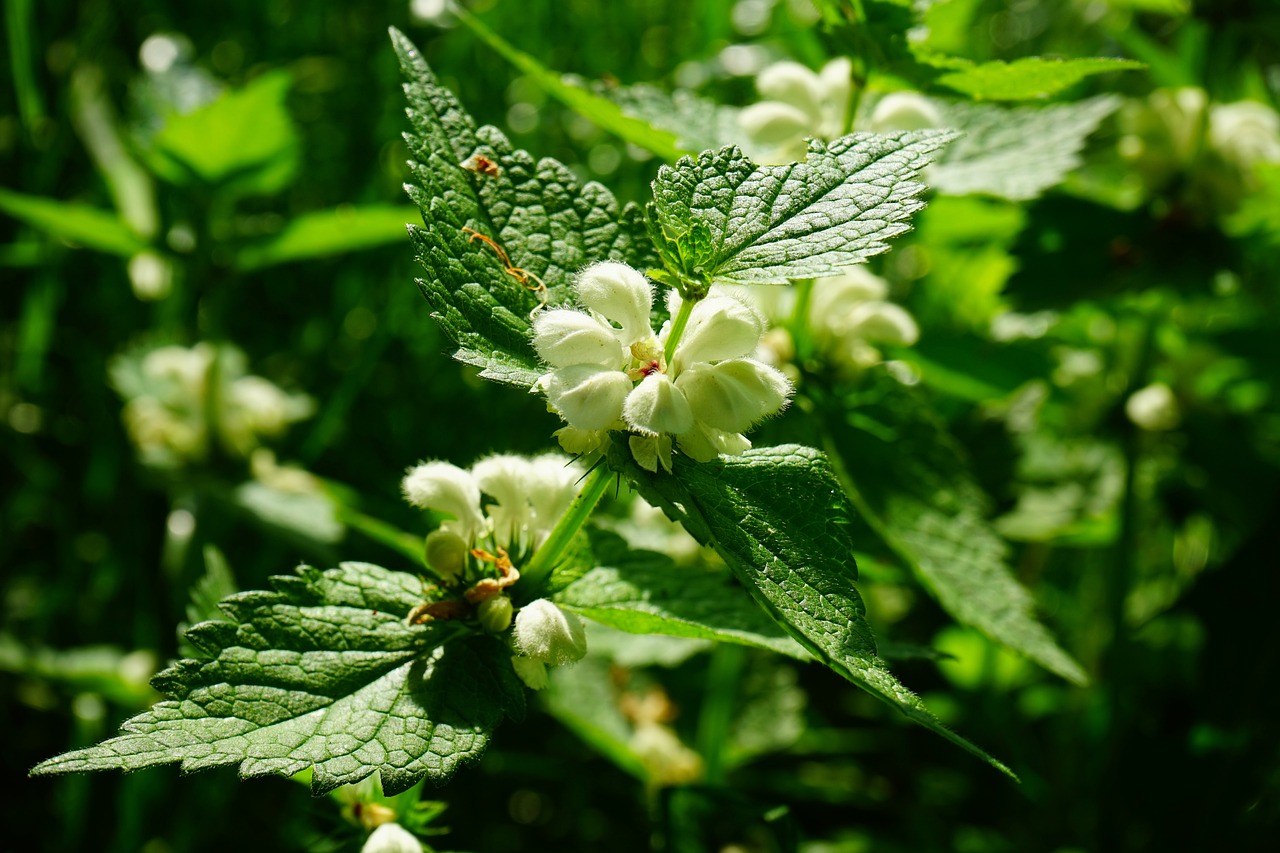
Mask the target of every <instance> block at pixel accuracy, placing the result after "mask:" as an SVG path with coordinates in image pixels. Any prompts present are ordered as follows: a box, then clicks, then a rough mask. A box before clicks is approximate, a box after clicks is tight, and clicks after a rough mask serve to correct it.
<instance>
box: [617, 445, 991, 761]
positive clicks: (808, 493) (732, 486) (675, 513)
mask: <svg viewBox="0 0 1280 853" xmlns="http://www.w3.org/2000/svg"><path fill="white" fill-rule="evenodd" d="M675 462H676V464H675V475H674V476H671V475H657V474H650V473H649V472H647V471H645V470H644V469H642V468H640V467H639V466H638V465H637V464H636V463H635V462H634V461H633V460H632V459H631V457H630V456H629V454H628V453H627V452H626V451H625V450H623V449H620V448H618V447H617V446H615V447H614V448H613V449H612V450H611V451H610V453H609V464H610V465H611V466H612V467H613V468H614V469H615V470H617V471H619V472H621V473H623V474H624V475H626V476H627V477H628V478H629V479H630V480H631V481H632V483H633V485H634V486H635V488H636V490H637V491H639V492H640V494H641V496H643V497H644V498H645V500H647V501H649V503H651V504H653V505H654V506H657V507H660V508H661V509H662V510H663V512H665V513H666V514H667V516H668V517H670V518H671V519H673V520H675V521H678V522H680V523H681V524H682V525H684V527H685V529H686V530H688V531H689V533H691V534H692V535H693V536H694V538H695V539H697V540H698V541H700V542H702V543H703V544H705V545H709V546H711V547H713V548H715V550H716V551H717V553H719V554H720V556H721V557H723V558H724V561H725V563H726V564H727V565H728V566H729V568H730V570H731V571H732V572H733V574H734V576H735V577H737V578H738V580H739V581H740V582H741V583H742V585H743V586H745V587H746V588H747V590H748V591H749V592H750V593H751V595H752V597H753V598H755V599H756V602H757V603H759V604H760V606H761V607H763V608H764V609H765V610H766V611H767V612H768V613H769V615H770V616H772V617H773V619H774V620H775V621H776V622H777V623H778V624H779V625H780V626H781V627H782V628H783V629H784V630H785V631H786V632H787V633H788V634H790V635H791V636H792V637H794V638H795V639H796V640H797V641H798V642H799V643H800V645H802V646H803V647H804V648H805V649H806V650H808V651H809V652H810V653H811V654H812V655H813V656H814V657H816V658H817V659H818V660H820V661H822V662H823V663H825V664H826V665H827V666H829V667H830V668H831V669H833V670H835V671H836V672H837V673H839V674H840V675H842V676H843V677H845V678H846V679H848V680H849V681H851V682H853V683H854V684H856V685H858V686H859V687H861V688H862V689H863V690H866V691H867V692H868V693H870V694H871V695H873V696H875V697H877V698H879V699H881V700H883V701H884V702H886V703H888V704H889V705H891V706H893V707H894V708H897V709H898V710H899V711H901V712H902V713H903V714H904V715H906V716H907V717H908V718H909V719H911V720H913V721H914V722H916V723H919V724H920V725H922V726H924V727H925V728H928V729H930V730H932V731H934V732H936V733H938V734H940V735H942V736H943V737H945V738H947V739H948V740H950V741H952V742H953V743H955V744H957V745H959V746H961V747H962V748H964V749H966V750H968V751H969V752H971V753H973V754H974V755H976V756H978V757H979V758H981V759H983V760H984V761H987V762H989V763H990V764H991V765H992V766H993V767H995V768H997V769H998V770H1000V771H1001V772H1003V773H1006V774H1008V775H1010V776H1013V774H1012V772H1011V771H1009V769H1008V768H1007V767H1005V766H1004V765H1003V764H1001V763H1000V762H998V761H996V760H995V759H994V758H992V757H991V756H989V755H987V754H986V753H985V752H983V751H982V750H981V749H979V748H978V747H976V746H974V745H973V744H972V743H970V742H969V741H967V740H965V739H964V738H963V737H960V736H959V735H957V734H955V733H954V732H952V731H950V730H948V729H947V728H946V727H945V726H943V725H942V723H940V722H939V721H938V720H937V719H936V718H935V717H934V716H933V715H932V714H931V713H929V711H928V709H927V708H925V706H924V703H923V702H921V701H920V698H919V697H918V696H916V695H915V694H913V693H912V692H911V691H909V690H907V688H905V687H904V686H903V685H902V684H901V683H900V682H899V681H898V680H897V678H895V677H894V675H893V674H892V673H891V672H889V670H888V668H887V667H886V666H885V664H884V662H883V661H882V660H881V659H880V658H879V657H877V655H876V645H875V639H874V638H873V637H872V635H871V628H870V626H869V625H868V624H867V620H866V616H865V606H864V605H863V603H862V597H861V596H860V595H859V594H858V591H857V589H856V588H855V586H854V583H853V582H854V580H855V578H856V577H857V566H856V565H855V563H854V560H853V543H852V541H851V540H850V537H849V535H848V532H847V524H848V508H847V505H846V503H845V498H844V495H843V494H842V493H841V491H840V486H839V484H838V483H837V482H836V480H835V477H834V476H833V474H832V472H831V467H830V465H829V463H828V462H827V459H826V457H825V455H824V454H822V453H821V452H819V451H817V450H814V449H813V448H809V447H801V446H799V445H784V446H780V447H766V448H755V449H752V450H748V451H747V452H746V453H745V454H743V455H742V456H738V457H730V458H723V459H720V460H717V461H714V462H710V463H703V464H699V463H695V462H691V461H689V460H688V459H687V458H685V457H683V456H677V457H676V460H675ZM1015 778H1016V777H1015Z"/></svg>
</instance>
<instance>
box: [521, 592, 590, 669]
mask: <svg viewBox="0 0 1280 853" xmlns="http://www.w3.org/2000/svg"><path fill="white" fill-rule="evenodd" d="M511 642H512V643H513V644H514V645H515V648H516V650H517V651H518V652H520V654H522V655H524V656H525V657H530V658H533V659H534V660H536V661H541V662H542V663H545V664H550V665H551V666H560V665H562V664H566V663H573V662H574V661H577V660H582V657H583V655H585V654H586V653H587V634H586V628H585V627H584V626H583V624H582V620H581V619H579V618H578V617H577V616H576V615H575V614H573V613H566V612H565V611H563V610H561V609H560V608H559V607H557V606H556V605H554V604H552V603H551V602H550V601H547V600H546V599H545V598H539V599H538V600H537V601H531V602H529V603H528V604H526V605H525V606H524V607H521V608H520V612H519V613H517V614H516V619H515V624H514V626H513V627H512V631H511Z"/></svg>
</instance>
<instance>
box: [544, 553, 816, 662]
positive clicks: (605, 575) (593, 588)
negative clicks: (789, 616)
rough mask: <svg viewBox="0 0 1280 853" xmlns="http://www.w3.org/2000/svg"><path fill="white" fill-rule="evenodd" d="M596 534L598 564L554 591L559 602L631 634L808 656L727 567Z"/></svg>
mask: <svg viewBox="0 0 1280 853" xmlns="http://www.w3.org/2000/svg"><path fill="white" fill-rule="evenodd" d="M591 539H592V541H591V550H592V552H593V555H594V562H595V564H596V568H594V569H592V570H591V571H589V572H587V573H586V574H585V575H584V576H583V577H581V578H579V579H578V580H576V581H574V583H573V584H572V585H571V586H569V587H568V588H566V589H565V590H563V591H562V592H560V594H559V595H557V596H556V598H555V600H556V603H557V604H559V605H560V606H562V607H565V608H568V609H569V610H573V611H574V612H576V613H578V614H580V615H582V616H585V617H587V618H588V619H592V620H595V621H596V622H602V623H604V624H605V625H609V626H611V627H614V628H618V629H619V630H622V631H627V632H629V633H633V634H666V635H669V636H673V637H692V638H695V639H705V640H718V641H720V642H726V643H740V644H742V645H748V646H757V647H759V648H764V649H768V650H770V651H773V652H779V653H781V654H785V655H790V656H792V657H796V658H801V659H807V658H808V655H807V654H805V652H804V650H803V649H802V648H800V646H798V645H797V644H796V642H795V641H794V640H792V639H791V638H790V637H788V636H787V635H786V634H784V633H783V632H782V631H781V630H779V628H778V626H777V624H775V623H774V622H773V620H772V619H770V618H769V617H768V615H767V614H766V613H765V612H764V611H762V610H761V609H760V607H759V606H758V605H757V604H756V603H755V602H754V601H752V599H751V597H750V595H748V594H747V593H746V592H745V591H744V590H743V589H742V587H741V586H739V585H738V583H737V582H736V581H735V580H734V579H733V577H732V576H731V575H730V574H728V573H727V572H715V571H706V570H702V569H697V568H692V567H688V566H680V565H676V563H675V562H673V561H672V560H671V558H670V557H668V556H666V555H665V554H660V553H657V552H654V551H639V550H634V549H632V548H630V547H629V546H628V545H627V543H626V541H625V540H623V539H622V538H621V537H620V536H617V535H616V534H612V533H607V532H605V531H594V532H593V533H592V537H591Z"/></svg>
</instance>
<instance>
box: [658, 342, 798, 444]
mask: <svg viewBox="0 0 1280 853" xmlns="http://www.w3.org/2000/svg"><path fill="white" fill-rule="evenodd" d="M676 387H677V388H678V389H679V390H681V391H683V392H684V396H685V399H686V400H688V401H689V408H690V410H691V411H692V412H693V416H694V417H695V418H696V419H697V420H698V421H699V423H702V424H705V425H707V426H709V427H712V428H713V429H719V430H724V431H726V432H742V431H743V430H745V429H747V428H748V427H750V426H751V425H752V424H753V423H755V422H756V421H758V420H760V419H761V418H763V417H766V416H768V415H771V414H773V413H774V412H776V411H778V410H779V409H780V408H782V406H783V404H784V403H786V401H787V397H788V396H790V394H791V384H790V383H789V382H787V379H786V377H785V376H783V375H782V373H781V372H779V371H777V370H775V369H773V368H772V367H767V366H766V365H764V364H761V363H760V362H758V361H753V360H751V359H746V358H740V359H734V360H732V361H723V362H720V363H719V364H714V365H712V364H695V365H694V366H693V367H691V368H689V369H688V370H686V371H685V372H684V373H682V374H680V378H679V379H677V380H676ZM683 431H684V430H679V431H678V432H683Z"/></svg>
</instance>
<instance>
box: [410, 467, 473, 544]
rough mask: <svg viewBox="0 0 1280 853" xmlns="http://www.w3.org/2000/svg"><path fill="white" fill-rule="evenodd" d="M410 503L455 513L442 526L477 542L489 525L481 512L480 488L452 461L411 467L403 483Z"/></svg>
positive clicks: (465, 538) (469, 540)
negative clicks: (451, 518) (450, 519)
mask: <svg viewBox="0 0 1280 853" xmlns="http://www.w3.org/2000/svg"><path fill="white" fill-rule="evenodd" d="M402 486H403V489H404V496H405V497H406V498H407V499H408V501H409V503H411V504H413V505H414V506H417V507H421V508H423V509H431V510H435V511H436V512H442V513H445V514H447V515H451V516H453V518H454V520H453V521H449V522H445V523H444V524H442V525H440V529H441V530H450V531H452V532H454V533H456V534H458V535H459V536H461V537H462V538H463V539H464V540H466V541H467V542H474V541H475V539H476V537H477V536H479V535H480V534H481V533H483V532H484V531H485V530H486V528H487V524H486V522H485V517H484V514H483V513H482V512H481V511H480V489H479V488H478V487H477V486H476V481H475V480H474V479H473V478H472V476H471V475H470V474H469V473H467V472H466V471H464V470H462V469H461V468H459V467H458V466H456V465H451V464H450V463H448V462H425V463H423V464H421V465H418V466H415V467H413V468H410V469H409V472H408V474H406V475H405V478H404V482H403V484H402Z"/></svg>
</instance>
